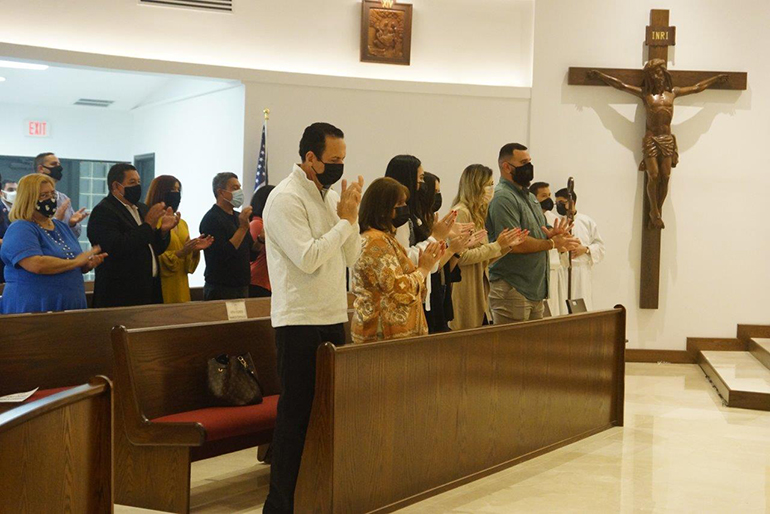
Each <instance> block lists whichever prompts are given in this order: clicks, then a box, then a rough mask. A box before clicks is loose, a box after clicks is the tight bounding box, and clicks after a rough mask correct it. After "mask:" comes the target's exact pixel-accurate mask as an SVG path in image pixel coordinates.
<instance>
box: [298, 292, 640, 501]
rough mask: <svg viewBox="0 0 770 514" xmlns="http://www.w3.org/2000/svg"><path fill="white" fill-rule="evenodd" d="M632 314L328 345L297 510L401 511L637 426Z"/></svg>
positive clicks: (321, 351) (319, 367)
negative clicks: (629, 423)
mask: <svg viewBox="0 0 770 514" xmlns="http://www.w3.org/2000/svg"><path fill="white" fill-rule="evenodd" d="M625 317H626V316H625V309H623V308H622V307H620V308H616V309H615V310H612V311H603V312H591V313H586V314H576V315H573V316H562V317H557V318H550V319H547V320H542V321H533V322H527V323H521V324H516V325H503V326H499V327H485V328H480V329H476V330H466V331H459V332H450V333H446V334H439V335H434V336H428V337H422V338H415V339H408V340H396V341H390V342H381V343H373V344H366V345H348V346H344V347H340V348H337V347H335V346H333V345H331V344H327V345H324V346H323V347H321V348H319V352H318V363H317V375H316V396H315V401H314V404H313V411H312V416H311V422H310V427H309V430H308V434H307V439H306V443H305V450H304V454H303V457H302V465H301V469H300V475H299V481H298V484H297V489H296V494H295V511H296V512H313V513H337V512H391V511H393V510H396V509H399V508H402V507H404V506H406V505H408V504H410V503H414V502H416V501H419V500H422V499H425V498H426V497H429V496H432V495H435V494H438V493H440V492H443V491H445V490H447V489H450V488H453V487H457V486H458V485H461V484H463V483H467V482H469V481H472V480H475V479H477V478H480V477H483V476H485V475H488V474H491V473H494V472H496V471H499V470H502V469H504V468H506V467H509V466H512V465H515V464H517V463H520V462H522V461H524V460H527V459H530V458H533V457H536V456H538V455H541V454H543V453H545V452H548V451H551V450H554V449H556V448H559V447H561V446H564V445H567V444H569V443H572V442H574V441H577V440H579V439H582V438H584V437H588V436H590V435H593V434H596V433H598V432H601V431H603V430H606V429H608V428H610V427H613V426H621V425H622V424H623V393H624V389H623V380H624V359H623V356H624V348H625Z"/></svg>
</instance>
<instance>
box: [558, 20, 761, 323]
mask: <svg viewBox="0 0 770 514" xmlns="http://www.w3.org/2000/svg"><path fill="white" fill-rule="evenodd" d="M645 44H646V45H647V48H648V61H647V63H646V64H645V66H644V69H642V70H638V69H607V68H570V69H569V76H568V84H570V85H574V86H612V87H614V88H616V89H619V90H621V91H625V92H626V93H630V94H632V95H634V96H636V97H638V98H641V99H642V102H643V103H644V106H645V110H646V113H647V121H646V123H647V127H646V128H647V130H646V132H645V136H644V139H643V141H642V149H643V153H644V159H643V160H642V162H641V164H640V166H639V169H640V170H641V171H644V172H645V181H644V189H645V194H644V216H643V223H644V226H643V228H642V268H641V284H640V298H639V306H640V307H641V308H642V309H657V308H658V303H659V292H660V247H661V230H662V229H663V228H664V226H665V223H664V221H663V214H662V210H663V204H664V201H665V199H666V196H667V195H668V184H669V178H670V175H671V170H672V169H673V168H674V167H676V165H677V163H678V161H679V151H678V147H677V143H676V137H675V136H674V134H672V133H671V122H672V120H673V116H674V100H675V99H676V98H678V97H680V96H687V95H692V94H696V93H700V92H701V91H704V90H705V89H708V88H712V89H730V90H745V89H746V85H747V82H748V74H747V73H743V72H719V71H682V70H671V71H669V70H668V47H669V46H673V45H675V44H676V27H671V26H669V11H668V10H658V9H654V10H652V11H651V13H650V25H649V26H648V27H647V37H646V40H645Z"/></svg>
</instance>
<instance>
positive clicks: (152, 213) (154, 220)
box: [144, 202, 166, 230]
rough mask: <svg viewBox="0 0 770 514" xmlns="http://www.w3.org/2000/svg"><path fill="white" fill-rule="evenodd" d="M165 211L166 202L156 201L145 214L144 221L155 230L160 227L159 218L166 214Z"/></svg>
mask: <svg viewBox="0 0 770 514" xmlns="http://www.w3.org/2000/svg"><path fill="white" fill-rule="evenodd" d="M165 211H166V204H165V203H163V202H159V203H156V204H155V205H153V206H152V207H150V210H148V211H147V214H145V215H144V222H145V223H147V224H148V225H149V226H151V227H152V229H153V230H155V229H156V228H157V227H158V220H160V217H161V216H163V215H164V213H165Z"/></svg>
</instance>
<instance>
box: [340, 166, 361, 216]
mask: <svg viewBox="0 0 770 514" xmlns="http://www.w3.org/2000/svg"><path fill="white" fill-rule="evenodd" d="M363 191H364V177H362V176H361V175H359V176H358V181H357V182H353V183H352V184H350V185H348V181H347V180H343V181H342V194H340V202H339V203H338V204H337V216H339V218H340V219H341V220H348V221H349V222H350V224H351V225H355V224H356V223H358V208H359V206H360V205H361V196H362V194H363Z"/></svg>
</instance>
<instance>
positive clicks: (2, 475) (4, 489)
mask: <svg viewBox="0 0 770 514" xmlns="http://www.w3.org/2000/svg"><path fill="white" fill-rule="evenodd" d="M111 423H112V392H111V384H110V381H109V380H108V379H107V378H105V377H96V378H94V379H93V380H91V381H90V382H89V383H88V384H87V385H83V386H78V387H74V388H72V389H69V390H67V391H64V392H60V393H57V394H55V395H52V396H49V397H47V398H44V399H42V400H38V401H34V402H31V403H27V404H23V405H21V406H19V407H16V408H14V409H11V410H9V411H7V412H5V413H4V414H0V455H1V456H2V457H0V510H1V511H2V512H82V513H94V514H95V513H104V512H112V511H113V501H112V437H111Z"/></svg>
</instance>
